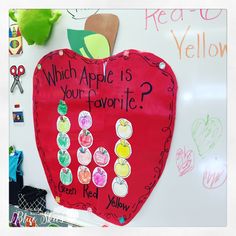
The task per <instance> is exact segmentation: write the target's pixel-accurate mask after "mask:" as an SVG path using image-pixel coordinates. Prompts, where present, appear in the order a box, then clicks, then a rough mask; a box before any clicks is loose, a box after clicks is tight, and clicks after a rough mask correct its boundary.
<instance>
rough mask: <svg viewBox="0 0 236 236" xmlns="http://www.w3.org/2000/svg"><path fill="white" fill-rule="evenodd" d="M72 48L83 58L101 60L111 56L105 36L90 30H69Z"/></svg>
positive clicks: (68, 35)
mask: <svg viewBox="0 0 236 236" xmlns="http://www.w3.org/2000/svg"><path fill="white" fill-rule="evenodd" d="M67 37H68V40H69V43H70V47H71V49H72V50H73V51H75V52H77V53H78V54H80V55H81V56H83V57H87V58H93V59H101V58H106V57H109V56H110V47H109V43H108V41H107V39H106V38H105V36H103V35H101V34H96V33H95V32H93V31H88V30H71V29H68V30H67Z"/></svg>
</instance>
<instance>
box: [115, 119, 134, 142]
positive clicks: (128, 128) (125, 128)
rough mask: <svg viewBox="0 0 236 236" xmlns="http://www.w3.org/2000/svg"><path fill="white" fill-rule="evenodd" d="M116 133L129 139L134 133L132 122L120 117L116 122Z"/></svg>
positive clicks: (122, 137)
mask: <svg viewBox="0 0 236 236" xmlns="http://www.w3.org/2000/svg"><path fill="white" fill-rule="evenodd" d="M116 134H117V136H118V137H119V138H121V139H129V138H130V137H131V136H132V134H133V127H132V124H131V123H130V122H129V121H128V120H126V119H124V118H121V119H119V120H118V121H117V122H116Z"/></svg>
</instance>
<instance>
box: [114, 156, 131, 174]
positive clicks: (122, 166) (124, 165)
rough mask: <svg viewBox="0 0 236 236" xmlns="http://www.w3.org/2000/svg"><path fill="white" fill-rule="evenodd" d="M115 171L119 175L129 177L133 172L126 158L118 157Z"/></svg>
mask: <svg viewBox="0 0 236 236" xmlns="http://www.w3.org/2000/svg"><path fill="white" fill-rule="evenodd" d="M114 171H115V173H116V175H117V176H119V177H122V178H127V177H128V176H129V175H130V174H131V166H130V164H129V162H128V161H127V160H125V159H124V158H118V159H117V160H116V162H115V165H114Z"/></svg>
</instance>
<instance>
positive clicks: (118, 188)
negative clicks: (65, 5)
mask: <svg viewBox="0 0 236 236" xmlns="http://www.w3.org/2000/svg"><path fill="white" fill-rule="evenodd" d="M112 191H113V193H114V194H115V195H116V196H117V197H125V196H126V195H127V194H128V184H127V182H126V181H125V180H124V179H123V178H121V177H115V178H114V179H113V181H112Z"/></svg>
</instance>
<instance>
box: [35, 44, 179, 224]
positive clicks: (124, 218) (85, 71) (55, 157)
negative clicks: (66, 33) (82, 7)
mask: <svg viewBox="0 0 236 236" xmlns="http://www.w3.org/2000/svg"><path fill="white" fill-rule="evenodd" d="M33 92H34V93H33V106H34V127H35V135H36V142H37V147H38V150H39V154H40V158H41V161H42V163H43V167H44V170H45V174H46V176H47V179H48V183H49V185H50V187H51V190H52V193H53V196H54V198H55V199H56V201H57V203H58V204H61V205H63V206H65V207H69V208H76V209H81V210H87V209H88V208H91V209H92V212H93V213H95V214H97V215H98V216H100V217H102V218H104V219H105V220H106V221H108V222H112V223H113V224H117V225H124V224H127V223H129V221H131V220H132V218H133V217H134V216H135V215H136V214H137V213H138V211H139V210H140V208H141V207H142V205H143V204H144V203H145V201H146V200H147V199H148V197H149V195H150V194H151V192H152V190H153V188H154V187H155V185H156V184H157V182H158V180H159V178H160V177H161V174H162V172H163V170H164V167H165V163H166V160H167V158H168V153H169V149H170V145H171V140H172V136H173V132H174V122H175V109H176V96H177V81H176V78H175V75H174V73H173V71H172V69H171V68H170V66H169V65H168V64H167V62H165V61H163V59H161V58H159V57H157V56H155V55H154V54H151V53H142V52H138V51H136V50H127V51H124V52H121V53H119V54H117V55H114V56H112V57H109V58H106V59H103V60H93V59H86V58H84V57H82V56H80V55H79V54H77V53H75V52H73V51H71V50H69V49H60V50H56V51H53V52H51V53H49V54H47V55H45V56H44V57H43V58H42V59H41V60H40V61H39V62H38V64H37V67H36V69H35V72H34V88H33ZM45 112H46V113H47V115H45ZM144 176H145V178H143V177H144Z"/></svg>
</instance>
